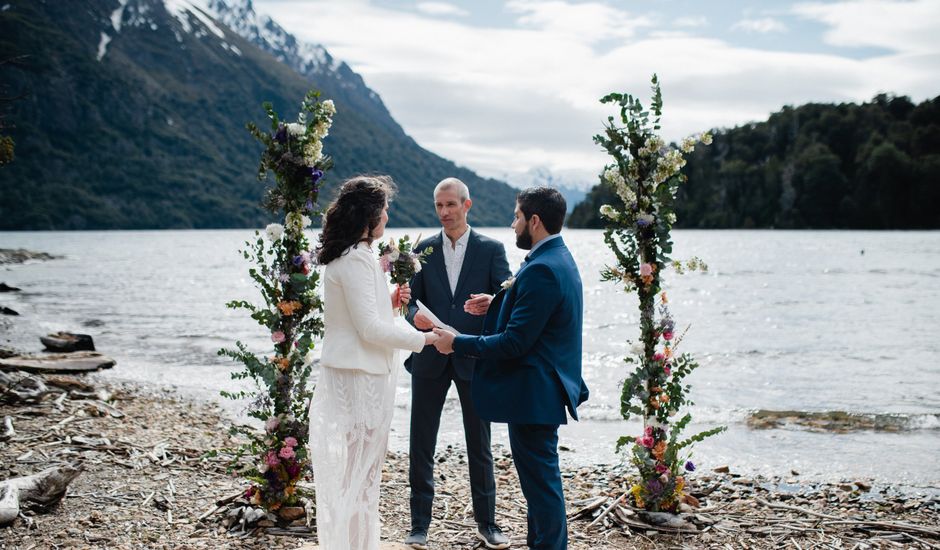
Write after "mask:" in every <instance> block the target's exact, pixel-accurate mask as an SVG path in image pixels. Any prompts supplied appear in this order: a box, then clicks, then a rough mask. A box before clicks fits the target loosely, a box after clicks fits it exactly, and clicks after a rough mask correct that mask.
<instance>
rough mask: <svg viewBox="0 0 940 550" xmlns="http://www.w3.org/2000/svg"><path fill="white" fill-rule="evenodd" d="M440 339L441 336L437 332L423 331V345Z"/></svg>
mask: <svg viewBox="0 0 940 550" xmlns="http://www.w3.org/2000/svg"><path fill="white" fill-rule="evenodd" d="M440 339H441V337H440V336H438V335H437V334H434V333H433V332H425V333H424V345H425V346H431V345H434V343H435V342H437V341H438V340H440Z"/></svg>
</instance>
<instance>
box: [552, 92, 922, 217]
mask: <svg viewBox="0 0 940 550" xmlns="http://www.w3.org/2000/svg"><path fill="white" fill-rule="evenodd" d="M608 97H610V96H608ZM627 105H628V107H629V105H630V104H629V103H628V104H627ZM630 112H635V111H630ZM687 160H688V165H687V166H686V168H685V173H686V174H688V177H689V181H688V183H687V184H685V185H682V186H681V187H680V188H679V190H678V193H677V195H676V206H675V213H676V215H677V217H678V221H677V222H676V227H694V228H757V227H763V228H771V227H776V228H792V229H805V228H813V229H825V228H844V229H915V228H922V229H936V228H940V185H937V184H936V182H937V181H938V179H937V178H936V174H937V172H936V166H937V163H938V162H940V96H938V97H936V98H934V99H931V100H926V101H924V102H922V103H920V104H918V105H914V104H913V103H911V102H910V100H909V99H908V98H906V97H903V96H891V95H887V94H880V95H878V96H875V97H874V98H873V99H872V101H871V102H868V103H862V104H861V105H858V104H852V103H842V104H838V105H832V104H807V105H803V106H800V107H795V108H794V107H785V108H783V109H782V110H781V111H779V112H776V113H774V114H772V115H770V117H769V118H768V119H767V121H765V122H760V123H754V124H747V125H744V126H738V127H735V128H732V129H728V130H718V131H716V132H715V134H714V144H713V146H712V147H709V148H707V149H698V150H696V151H695V152H694V153H693V154H691V155H689V156H688V159H687ZM615 196H616V194H615V192H614V190H613V189H611V188H610V187H608V186H605V185H602V184H598V185H597V186H595V187H594V188H593V189H592V190H591V192H590V193H589V194H588V196H587V197H586V198H585V200H584V201H583V202H582V203H580V204H578V205H577V206H576V207H575V209H574V211H573V212H572V213H571V215H570V216H569V219H568V225H569V226H571V227H587V228H597V229H599V228H603V227H604V226H605V223H604V220H603V219H602V217H601V216H600V215H599V214H598V209H599V208H600V207H601V205H602V204H610V203H611V202H612V201H613V200H614V197H615Z"/></svg>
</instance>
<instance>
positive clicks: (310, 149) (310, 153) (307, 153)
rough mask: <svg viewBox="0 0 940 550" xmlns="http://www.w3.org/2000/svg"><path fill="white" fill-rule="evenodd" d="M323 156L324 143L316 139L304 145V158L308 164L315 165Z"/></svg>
mask: <svg viewBox="0 0 940 550" xmlns="http://www.w3.org/2000/svg"><path fill="white" fill-rule="evenodd" d="M321 158H323V143H321V142H320V141H319V140H314V141H311V142H310V143H308V144H307V145H306V146H305V147H304V160H305V161H307V165H308V166H315V165H316V163H318V162H320V159H321Z"/></svg>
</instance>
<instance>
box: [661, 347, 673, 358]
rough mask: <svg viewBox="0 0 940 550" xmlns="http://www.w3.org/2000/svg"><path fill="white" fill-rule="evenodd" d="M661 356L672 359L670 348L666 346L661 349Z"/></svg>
mask: <svg viewBox="0 0 940 550" xmlns="http://www.w3.org/2000/svg"><path fill="white" fill-rule="evenodd" d="M663 355H665V356H666V359H672V348H670V347H669V346H666V347H665V348H664V349H663Z"/></svg>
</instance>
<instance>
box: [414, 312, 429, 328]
mask: <svg viewBox="0 0 940 550" xmlns="http://www.w3.org/2000/svg"><path fill="white" fill-rule="evenodd" d="M414 320H415V328H417V329H418V330H431V329H432V328H434V323H432V322H431V320H430V319H428V318H427V316H426V315H425V314H423V313H420V312H419V313H415V319H414Z"/></svg>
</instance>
